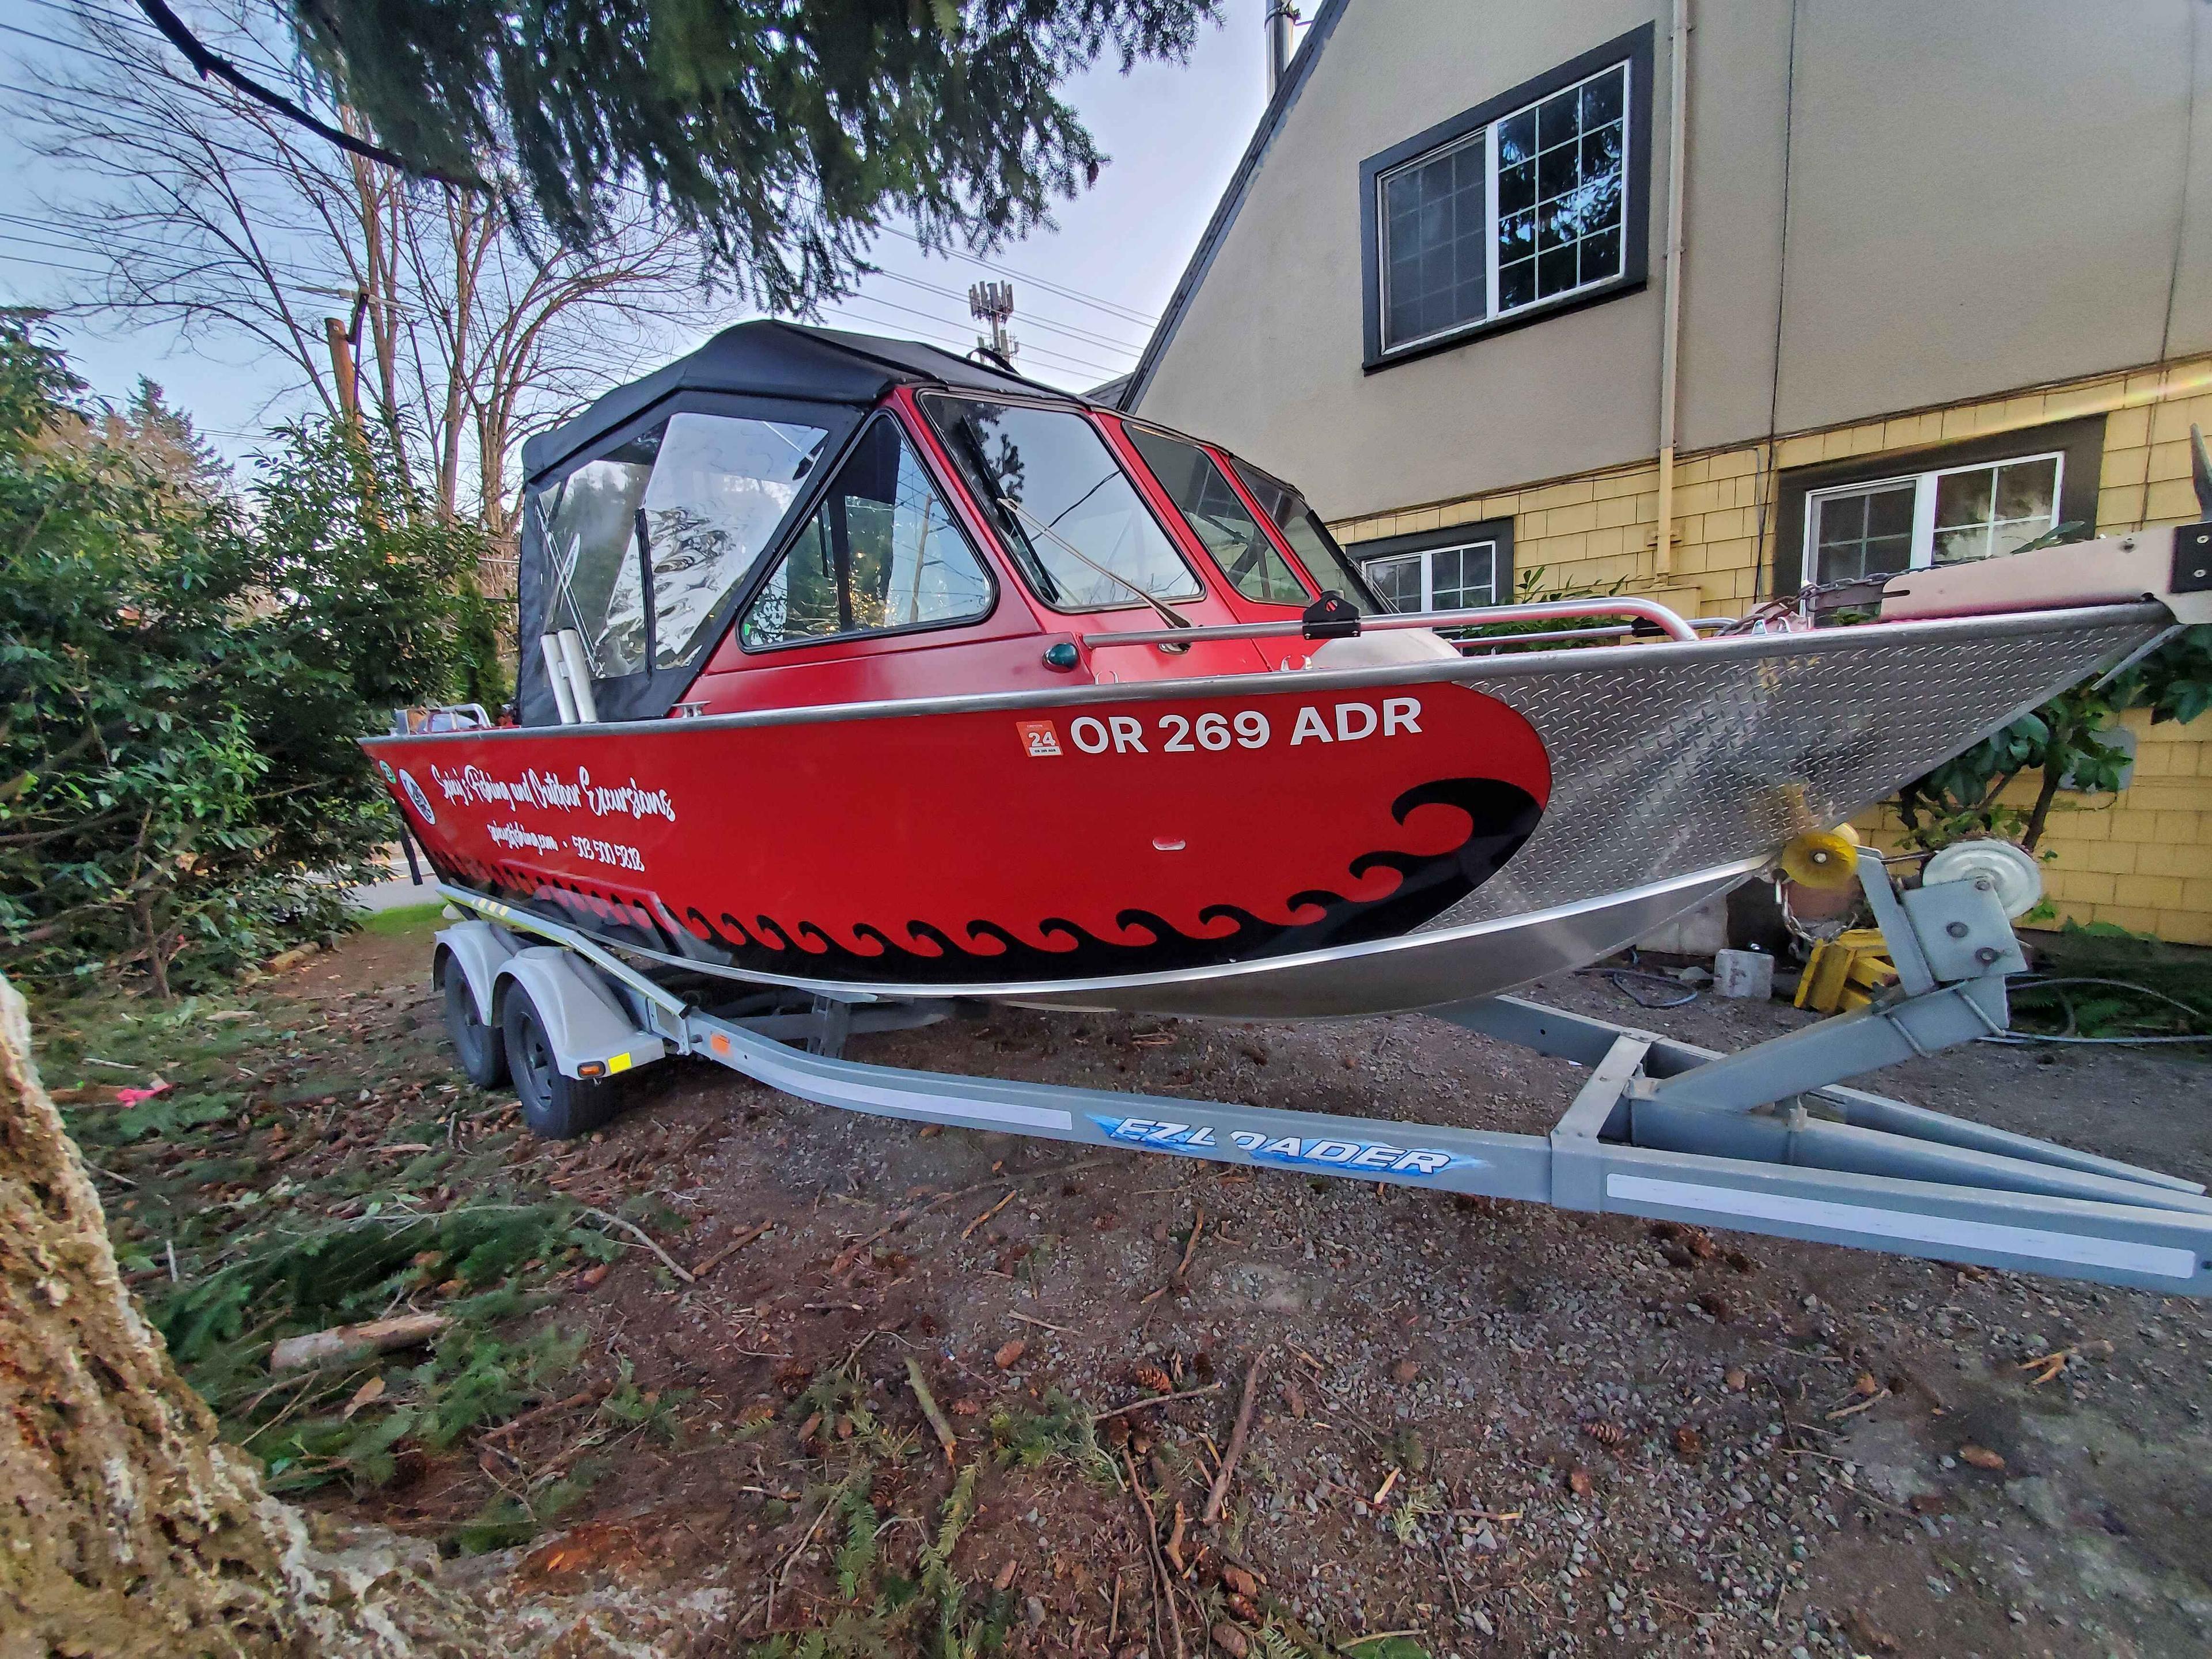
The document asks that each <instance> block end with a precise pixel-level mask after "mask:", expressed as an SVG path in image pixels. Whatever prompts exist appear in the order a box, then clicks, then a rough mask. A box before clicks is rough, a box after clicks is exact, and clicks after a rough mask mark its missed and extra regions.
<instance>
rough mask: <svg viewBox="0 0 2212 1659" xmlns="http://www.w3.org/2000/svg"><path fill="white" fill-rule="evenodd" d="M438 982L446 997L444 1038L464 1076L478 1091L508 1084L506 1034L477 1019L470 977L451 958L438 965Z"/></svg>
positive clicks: (494, 1026)
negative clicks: (456, 1056) (446, 1037)
mask: <svg viewBox="0 0 2212 1659" xmlns="http://www.w3.org/2000/svg"><path fill="white" fill-rule="evenodd" d="M438 979H439V981H440V985H441V988H442V989H443V990H444V992H445V995H446V1035H447V1036H449V1037H451V1038H452V1039H453V1052H454V1053H455V1054H458V1055H459V1056H460V1061H461V1072H462V1073H463V1075H465V1077H466V1078H467V1079H468V1080H469V1081H470V1082H471V1083H473V1084H475V1085H477V1088H479V1089H496V1088H498V1087H499V1085H501V1084H502V1083H504V1082H506V1081H507V1038H506V1034H505V1033H504V1032H503V1031H501V1030H500V1028H499V1027H498V1026H496V1025H487V1024H484V1023H483V1018H481V1017H479V1016H478V1014H477V999H476V994H475V993H474V992H472V991H471V990H470V989H469V976H468V975H466V974H465V973H463V972H462V971H461V964H460V963H458V962H455V961H454V960H453V958H452V957H450V956H448V957H442V958H441V960H440V961H439V963H438Z"/></svg>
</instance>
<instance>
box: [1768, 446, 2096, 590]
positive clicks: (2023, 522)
mask: <svg viewBox="0 0 2212 1659" xmlns="http://www.w3.org/2000/svg"><path fill="white" fill-rule="evenodd" d="M2064 472H2065V457H2064V456H2063V455H2060V454H2045V455H2022V456H2019V457H2017V458H2013V459H2003V460H1997V461H1987V462H1976V463H1974V464H1973V465H1967V466H1954V467H1939V468H1932V469H1930V470H1929V471H1924V472H1917V473H1911V474H1908V475H1905V476H1903V477H1893V478H1882V479H1878V480H1875V482H1873V483H1856V484H1849V485H1844V486H1841V487H1839V488H1837V489H1821V490H1815V491H1814V492H1813V493H1812V494H1811V495H1808V496H1807V497H1806V498H1805V520H1806V522H1805V546H1806V549H1807V560H1806V571H1805V580H1806V581H1807V582H1808V584H1810V585H1812V586H1816V587H1832V586H1835V585H1837V584H1838V583H1841V582H1857V581H1869V580H1879V579H1880V578H1882V577H1885V576H1893V575H1896V574H1898V573H1899V572H1900V571H1905V570H1922V569H1925V568H1927V567H1929V565H1933V564H1959V563H1962V562H1966V561H1969V560H1973V559H1986V558H1992V557H1996V556H1999V555H2002V554H2005V553H2012V552H2016V551H2018V550H2020V549H2021V548H2023V547H2025V546H2027V544H2028V543H2030V542H2032V541H2034V540H2036V539H2037V538H2039V537H2043V536H2046V535H2048V534H2050V533H2051V530H2052V529H2053V528H2054V527H2056V526H2057V522H2058V503H2059V499H2060V491H2061V488H2062V485H2063V477H2064Z"/></svg>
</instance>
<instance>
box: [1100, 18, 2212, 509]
mask: <svg viewBox="0 0 2212 1659" xmlns="http://www.w3.org/2000/svg"><path fill="white" fill-rule="evenodd" d="M2202 13H2203V5H2202V4H2199V3H2193V0H2115V3H2110V4H2103V5H2093V6H2091V5H2083V4H2081V3H2079V0H1946V3H1944V4H1942V5H1941V6H1929V5H1927V4H1926V3H1925V0H1852V3H1850V4H1829V3H1802V0H1801V3H1798V4H1796V5H1795V6H1794V7H1793V6H1792V5H1791V4H1790V3H1789V0H1699V5H1698V7H1697V10H1696V22H1697V27H1696V31H1695V34H1694V37H1693V45H1692V88H1691V98H1690V111H1689V117H1690V123H1689V126H1690V131H1689V142H1688V145H1687V150H1688V158H1689V167H1688V170H1687V173H1686V179H1687V196H1686V207H1685V216H1684V223H1685V229H1686V237H1687V241H1688V248H1687V254H1686V260H1685V275H1684V287H1683V325H1682V329H1683V331H1682V338H1681V349H1680V365H1681V387H1680V405H1679V412H1680V437H1679V443H1680V446H1681V447H1684V448H1689V449H1701V448H1702V449H1718V448H1723V447H1727V446H1729V445H1739V444H1742V443H1744V442H1747V441H1750V440H1753V439H1754V438H1760V437H1764V436H1765V435H1766V434H1767V433H1769V432H1770V431H1772V430H1780V431H1785V432H1802V431H1806V430H1808V429H1812V428H1830V427H1834V426H1838V425H1842V424H1844V423H1849V422H1867V421H1869V420H1872V419H1875V417H1878V416H1881V415H1883V414H1884V412H1885V411H1887V410H1895V409H1899V408H1913V407H1923V406H1936V405H1942V404H1954V403H1958V402H1960V401H1962V400H1966V399H1969V398H1990V397H1991V396H1993V395H1995V394H1996V393H1998V392H2002V391H2003V390H2004V389H2006V388H2008V387H2014V386H2024V385H2032V384H2036V383H2039V382H2051V381H2057V380H2069V379H2072V378H2076V377H2082V376H2087V375H2093V374H2097V373H2100V372H2103V371H2106V370H2111V369H2115V368H2122V367H2124V366H2127V365H2132V364H2137V363H2143V362H2156V361H2158V360H2160V359H2161V358H2163V357H2172V356H2178V355H2182V354H2185V353H2189V352H2195V351H2202V350H2206V349H2212V98H2205V99H2201V100H2200V99H2194V98H2192V96H2191V91H2192V88H2198V87H2205V86H2208V85H2212V20H2204V19H2203V18H2202V17H2201V14H2202ZM1669 15H1670V8H1669V7H1668V5H1667V4H1665V3H1664V0H1658V3H1655V0H1574V3H1570V4H1560V5H1549V6H1530V5H1527V4H1524V3H1518V0H1349V4H1348V6H1347V9H1346V11H1345V12H1344V14H1343V15H1342V16H1341V18H1340V20H1339V21H1338V22H1337V23H1336V26H1335V27H1334V31H1333V33H1331V35H1330V37H1329V39H1328V42H1327V44H1326V47H1325V49H1324V50H1323V51H1322V53H1321V54H1320V56H1319V57H1318V58H1317V59H1316V61H1315V63H1314V64H1313V65H1312V67H1311V71H1310V75H1309V76H1308V77H1307V79H1306V81H1305V82H1304V86H1303V87H1302V88H1301V89H1300V91H1299V93H1298V95H1297V100H1296V101H1295V103H1293V104H1292V105H1291V106H1290V108H1289V109H1288V111H1287V112H1286V114H1285V117H1284V118H1283V120H1282V122H1281V124H1280V125H1279V128H1278V129H1277V130H1276V131H1275V132H1274V134H1273V138H1272V140H1271V142H1270V143H1269V146H1268V148H1267V152H1266V154H1265V155H1264V157H1263V159H1262V161H1261V165H1260V167H1258V170H1257V172H1256V173H1255V175H1254V176H1253V178H1252V179H1251V181H1250V184H1249V188H1248V190H1247V192H1246V194H1245V196H1244V197H1243V201H1242V203H1241V204H1240V205H1239V207H1238V209H1237V213H1236V216H1235V218H1234V219H1233V221H1232V222H1231V225H1230V227H1229V229H1228V231H1227V233H1226V234H1225V237H1224V238H1223V240H1222V241H1221V244H1220V246H1219V247H1218V250H1217V251H1216V252H1215V253H1214V255H1213V258H1212V263H1211V264H1210V265H1209V266H1208V267H1207V268H1206V272H1205V275H1204V278H1203V280H1202V281H1201V282H1200V283H1199V284H1198V286H1197V288H1196V290H1195V292H1194V294H1193V295H1191V296H1190V298H1189V301H1188V305H1187V307H1186V309H1185V310H1184V312H1183V313H1182V315H1181V316H1180V317H1179V318H1177V319H1174V320H1173V321H1172V324H1171V326H1170V331H1169V332H1168V333H1167V334H1166V336H1165V337H1164V341H1163V343H1161V345H1160V347H1159V349H1158V354H1157V362H1156V364H1155V366H1154V368H1153V370H1152V374H1151V377H1150V379H1149V380H1147V381H1146V384H1145V385H1144V386H1143V387H1142V388H1141V390H1140V392H1139V396H1138V398H1137V400H1136V404H1135V407H1136V408H1137V410H1138V411H1139V412H1140V413H1143V414H1145V415H1147V416H1152V417H1153V418H1155V419H1158V420H1161V421H1163V422H1167V423H1168V424H1170V425H1174V426H1180V427H1184V428H1188V429H1190V430H1193V431H1196V432H1200V433H1203V434H1205V435H1207V436H1209V437H1212V438H1216V439H1218V440H1220V441H1223V442H1225V443H1226V444H1228V445H1229V446H1230V447H1231V448H1234V449H1236V450H1237V451H1239V452H1240V453H1244V454H1247V455H1249V456H1250V457H1251V459H1254V460H1255V461H1256V462H1258V463H1260V464H1261V465H1263V466H1266V467H1267V468H1269V469H1270V470H1272V471H1277V472H1279V473H1280V474H1281V475H1283V476H1285V477H1289V478H1291V480H1293V481H1294V482H1296V483H1298V484H1299V485H1300V486H1301V487H1302V488H1304V489H1305V490H1306V491H1307V493H1308V495H1310V498H1311V499H1312V500H1313V501H1315V503H1316V505H1317V506H1318V507H1320V508H1321V509H1322V511H1323V512H1324V513H1328V514H1329V515H1331V516H1334V517H1340V518H1343V517H1359V516H1363V515H1370V514H1374V513H1380V512H1383V511H1386V510H1391V509H1395V508H1396V507H1401V506H1402V505H1403V504H1405V503H1408V502H1419V501H1443V500H1447V499H1457V498H1460V497H1462V496H1464V495H1468V493H1470V492H1474V491H1490V492H1505V491H1509V490H1510V491H1515V492H1519V491H1522V490H1525V489H1527V488H1528V486H1527V485H1526V483H1525V481H1527V480H1529V479H1538V478H1548V479H1559V478H1562V477H1566V478H1575V479H1581V478H1583V477H1586V476H1588V475H1590V474H1593V473H1596V472H1600V471H1609V470H1612V469H1616V468H1625V467H1630V466H1632V465H1635V464H1636V463H1638V461H1639V460H1642V459H1645V458H1649V457H1650V456H1652V455H1654V454H1655V453H1656V449H1657V447H1658V361H1659V343H1660V327H1661V296H1662V273H1663V270H1664V268H1665V259H1664V254H1665V248H1666V240H1667V227H1666V211H1665V208H1666V202H1665V194H1666V192H1665V180H1666V169H1667V155H1666V148H1667V133H1668V119H1667V110H1666V99H1667V92H1668V85H1669V64H1668V39H1667V27H1668V17H1669ZM1645 23H1651V24H1654V25H1655V26H1656V33H1657V47H1656V66H1655V75H1654V83H1655V89H1656V99H1657V102H1658V108H1657V109H1656V110H1655V112H1654V113H1653V118H1652V122H1651V141H1652V142H1651V145H1650V149H1651V152H1652V153H1651V154H1650V157H1649V165H1648V167H1639V168H1637V169H1636V173H1637V175H1638V177H1639V178H1640V179H1641V180H1642V182H1643V185H1644V188H1646V189H1647V190H1648V191H1650V234H1649V258H1650V270H1651V272H1652V276H1651V281H1650V285H1649V286H1648V287H1647V288H1646V289H1644V290H1643V291H1642V292H1639V293H1633V294H1630V295H1626V296H1625V297H1622V298H1619V299H1613V300H1610V301H1606V302H1604V303H1601V304H1597V305H1594V306H1591V307H1588V308H1586V309H1583V310H1580V311H1575V312H1571V313H1567V314H1564V315H1560V316H1556V317H1553V318H1549V319H1545V320H1543V321H1541V322H1536V323H1534V324H1532V325H1529V326H1527V327H1525V328H1521V329H1517V330H1515V331H1509V332H1504V333H1497V334H1491V335H1487V336H1485V337H1480V338H1478V339H1475V340H1474V341H1472V342H1470V343H1468V344H1466V345H1462V346H1460V347H1457V348H1455V349H1449V350H1446V351H1443V352H1439V353H1437V354H1436V355H1433V356H1426V357H1422V358H1419V359H1417V360H1414V361H1410V362H1401V363H1395V364H1393V365H1391V366H1389V367H1388V368H1382V369H1379V370H1377V371H1376V372H1374V373H1372V374H1369V373H1365V372H1364V371H1363V368H1362V337H1361V325H1362V311H1361V307H1362V298H1361V288H1360V268H1359V242H1360V205H1361V204H1360V191H1359V185H1358V169H1359V164H1360V162H1361V161H1362V160H1363V159H1364V158H1365V157H1367V156H1370V155H1374V154H1376V153H1377V152H1378V151H1381V150H1383V149H1386V148H1387V147H1389V145H1391V144H1393V143H1397V142H1399V141H1401V140H1402V139H1404V138H1406V137H1409V136H1410V135H1412V134H1414V133H1417V132H1419V131H1422V130H1423V129H1424V128H1425V127H1428V126H1430V125H1433V124H1435V123H1437V122H1438V121H1441V120H1444V119H1446V118H1449V117H1451V116H1453V115H1455V114H1457V113H1458V112H1461V111H1463V110H1466V109H1468V108H1470V107H1472V106H1474V105H1475V104H1477V103H1480V102H1481V101H1483V100H1485V99H1486V98H1488V97H1491V96H1492V95H1494V94H1499V93H1503V92H1504V91H1506V90H1508V89H1509V88H1512V87H1514V86H1516V85H1517V84H1519V83H1520V82H1523V81H1525V80H1528V79H1529V78H1531V77H1533V76H1537V75H1539V74H1541V73H1543V72H1544V71H1546V70H1549V69H1551V68H1552V67H1553V66H1555V65H1557V64H1560V63H1563V62H1565V61H1566V60H1567V59H1569V58H1572V57H1574V56H1576V55H1577V53H1579V52H1583V51H1586V50H1588V49H1589V48H1591V47H1593V46H1597V45H1599V44H1600V43H1601V42H1604V41H1606V40H1611V39H1613V37H1615V36H1617V35H1620V34H1622V33H1626V32H1627V31H1629V30H1631V29H1632V28H1635V27H1638V26H1639V25H1642V24H1645ZM2058 65H2063V76H2064V78H2063V82H2061V81H2060V80H2059V79H2058V77H2057V72H2056V66H2058ZM2200 105H2201V106H2202V107H2201V108H2200V107H2198V106H2200ZM2192 122H2194V123H2195V125H2196V126H2197V132H2196V134H2195V137H2194V142H2193V143H2192V141H2191V124H2192ZM2121 157H2124V158H2125V161H2124V165H2118V164H2117V158H2121ZM1708 482H1712V483H1723V484H1727V483H1731V478H1716V479H1712V480H1708ZM1737 493H1738V492H1737V491H1735V489H1733V488H1728V489H1721V490H1720V491H1719V492H1718V494H1719V495H1720V496H1723V497H1727V498H1729V501H1730V504H1729V505H1726V506H1717V507H1711V508H1709V509H1699V510H1700V511H1705V510H1711V511H1715V512H1722V513H1727V512H1733V511H1736V510H1739V509H1740V508H1741V507H1748V506H1749V505H1750V504H1751V503H1750V502H1749V501H1741V502H1738V501H1734V500H1733V497H1734V496H1735V495H1736V494H1737ZM1555 506H1556V507H1558V508H1562V509H1565V508H1572V507H1583V506H1595V499H1589V500H1580V501H1568V500H1562V501H1558V502H1556V503H1555ZM1543 510H1547V511H1549V510H1552V509H1551V508H1546V509H1543ZM1619 510H1620V509H1617V508H1616V509H1613V511H1615V512H1618V511H1619ZM1579 516H1581V515H1579V514H1576V513H1571V512H1570V513H1567V515H1566V518H1565V520H1563V521H1562V522H1563V523H1565V522H1571V521H1573V520H1576V519H1577V518H1578V517H1579ZM1602 527H1619V526H1602V525H1600V524H1597V523H1593V524H1592V526H1590V528H1593V529H1595V528H1602ZM1563 533H1572V532H1563Z"/></svg>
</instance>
